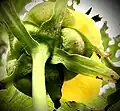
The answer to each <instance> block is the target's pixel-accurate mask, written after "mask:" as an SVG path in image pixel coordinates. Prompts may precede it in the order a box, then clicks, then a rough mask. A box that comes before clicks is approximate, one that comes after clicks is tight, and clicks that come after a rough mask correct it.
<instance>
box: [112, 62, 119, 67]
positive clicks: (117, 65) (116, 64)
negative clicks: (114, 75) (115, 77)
mask: <svg viewBox="0 0 120 111" xmlns="http://www.w3.org/2000/svg"><path fill="white" fill-rule="evenodd" d="M112 64H113V65H114V66H115V67H120V61H117V62H112Z"/></svg>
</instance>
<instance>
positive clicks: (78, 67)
mask: <svg viewBox="0 0 120 111" xmlns="http://www.w3.org/2000/svg"><path fill="white" fill-rule="evenodd" d="M51 63H52V64H58V63H62V64H64V66H65V67H66V68H67V69H68V70H70V71H74V72H75V73H81V74H83V75H86V76H92V77H94V78H96V79H102V80H106V81H116V80H118V79H119V76H118V75H117V74H116V73H115V72H114V71H113V70H111V69H109V68H108V67H106V66H105V65H104V64H102V63H101V62H96V61H95V60H92V59H90V58H88V57H84V56H81V55H77V54H69V53H68V52H65V51H64V50H61V49H58V48H56V50H55V52H54V54H53V57H52V60H51ZM88 74H90V75H88Z"/></svg>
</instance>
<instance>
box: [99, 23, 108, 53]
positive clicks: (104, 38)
mask: <svg viewBox="0 0 120 111" xmlns="http://www.w3.org/2000/svg"><path fill="white" fill-rule="evenodd" d="M107 29H108V26H107V21H106V22H104V25H103V26H102V28H101V29H100V33H101V37H102V45H103V47H104V51H106V49H107V48H108V43H109V41H110V38H109V35H108V34H107V33H106V30H107Z"/></svg>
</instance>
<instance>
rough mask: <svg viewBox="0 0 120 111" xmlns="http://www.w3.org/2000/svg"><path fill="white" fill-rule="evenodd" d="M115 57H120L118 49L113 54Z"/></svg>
mask: <svg viewBox="0 0 120 111" xmlns="http://www.w3.org/2000/svg"><path fill="white" fill-rule="evenodd" d="M115 57H116V58H119V57H120V49H118V50H117V52H116V53H115Z"/></svg>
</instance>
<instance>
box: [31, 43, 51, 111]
mask: <svg viewBox="0 0 120 111" xmlns="http://www.w3.org/2000/svg"><path fill="white" fill-rule="evenodd" d="M32 51H33V52H32V59H33V71H32V97H33V104H34V111H48V106H47V98H46V86H45V63H46V61H47V59H48V57H49V55H50V54H49V51H48V47H47V46H46V45H45V44H39V47H37V48H36V49H34V50H32Z"/></svg>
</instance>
